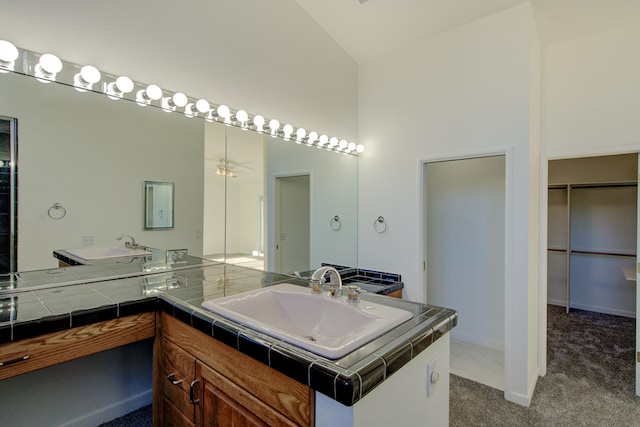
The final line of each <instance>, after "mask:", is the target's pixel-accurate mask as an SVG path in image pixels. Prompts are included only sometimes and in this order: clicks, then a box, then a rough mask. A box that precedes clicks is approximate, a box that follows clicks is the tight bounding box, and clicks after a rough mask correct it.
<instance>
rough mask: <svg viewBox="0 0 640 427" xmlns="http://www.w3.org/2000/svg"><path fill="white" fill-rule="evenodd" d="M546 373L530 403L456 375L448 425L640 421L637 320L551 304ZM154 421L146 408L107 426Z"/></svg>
mask: <svg viewBox="0 0 640 427" xmlns="http://www.w3.org/2000/svg"><path fill="white" fill-rule="evenodd" d="M547 332H548V335H547V336H548V343H547V346H548V360H547V376H546V377H544V378H539V379H538V383H537V386H536V390H535V392H534V395H533V400H532V402H531V406H530V407H528V408H525V407H523V406H520V405H516V404H515V403H511V402H508V401H506V400H505V399H504V396H503V392H501V391H499V390H496V389H494V388H491V387H487V386H484V385H482V384H479V383H476V382H473V381H470V380H467V379H464V378H460V377H457V376H455V375H451V392H450V402H449V425H450V426H452V427H469V426H478V427H480V426H491V427H498V426H509V427H512V426H519V427H520V426H532V427H533V426H536V427H537V426H544V427H547V426H549V427H555V426H557V427H561V426H562V427H564V426H571V427H573V426H597V427H605V426H606V427H618V426H620V427H623V426H624V427H635V426H638V427H640V397H637V396H635V371H634V369H635V366H634V365H635V364H634V354H635V348H634V347H635V319H630V318H626V317H618V316H610V315H606V314H599V313H593V312H588V311H580V310H572V311H571V313H569V314H566V313H565V311H564V308H563V307H556V306H549V307H548V331H547ZM133 426H135V427H146V426H151V407H150V406H147V407H145V408H141V409H139V410H137V411H134V412H132V413H130V414H127V415H125V416H124V417H121V418H118V419H115V420H113V421H111V422H108V423H105V424H102V425H101V427H133Z"/></svg>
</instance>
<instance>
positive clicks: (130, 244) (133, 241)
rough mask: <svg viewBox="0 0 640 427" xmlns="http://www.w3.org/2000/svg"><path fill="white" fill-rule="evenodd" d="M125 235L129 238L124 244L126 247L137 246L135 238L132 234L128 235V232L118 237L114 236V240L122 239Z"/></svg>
mask: <svg viewBox="0 0 640 427" xmlns="http://www.w3.org/2000/svg"><path fill="white" fill-rule="evenodd" d="M125 237H128V238H129V239H130V241H129V242H125V243H124V246H125V247H126V248H137V247H138V244H137V243H136V239H135V238H134V237H133V236H129V235H128V234H121V235H119V236H118V237H116V240H122V239H124V238H125Z"/></svg>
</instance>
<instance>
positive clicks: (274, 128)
mask: <svg viewBox="0 0 640 427" xmlns="http://www.w3.org/2000/svg"><path fill="white" fill-rule="evenodd" d="M279 128H280V122H279V121H277V120H276V119H271V120H270V121H269V129H271V136H273V137H274V138H275V137H276V136H278V129H279Z"/></svg>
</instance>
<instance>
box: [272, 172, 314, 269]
mask: <svg viewBox="0 0 640 427" xmlns="http://www.w3.org/2000/svg"><path fill="white" fill-rule="evenodd" d="M301 176H306V177H308V179H309V186H308V192H309V240H310V241H311V239H312V235H311V234H312V231H311V224H312V221H313V198H312V197H311V194H312V191H311V189H312V188H313V176H312V173H311V171H303V172H292V173H286V174H277V175H274V176H273V196H274V197H273V198H274V201H273V230H274V233H273V242H271V244H270V245H269V246H270V249H271V250H272V251H273V252H272V253H273V256H272V257H271V259H270V263H271V266H270V268H269V270H270V271H278V270H279V269H280V268H281V263H282V258H281V252H280V250H279V248H277V246H278V245H279V242H280V233H281V229H280V221H279V219H280V207H279V206H280V182H281V180H282V179H286V178H296V177H301ZM309 259H310V260H311V248H309ZM276 267H278V270H276Z"/></svg>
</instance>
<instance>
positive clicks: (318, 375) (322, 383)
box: [309, 363, 353, 405]
mask: <svg viewBox="0 0 640 427" xmlns="http://www.w3.org/2000/svg"><path fill="white" fill-rule="evenodd" d="M336 375H338V373H337V372H336V371H334V370H332V369H329V368H328V367H326V366H323V365H320V364H318V363H312V364H311V365H310V366H309V387H311V388H312V389H313V390H315V391H319V392H320V393H322V394H324V395H325V396H329V397H330V398H332V399H334V400H337V399H336V396H335V388H334V387H335V385H334V380H335V378H336ZM349 404H350V405H352V404H353V402H351V403H349Z"/></svg>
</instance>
